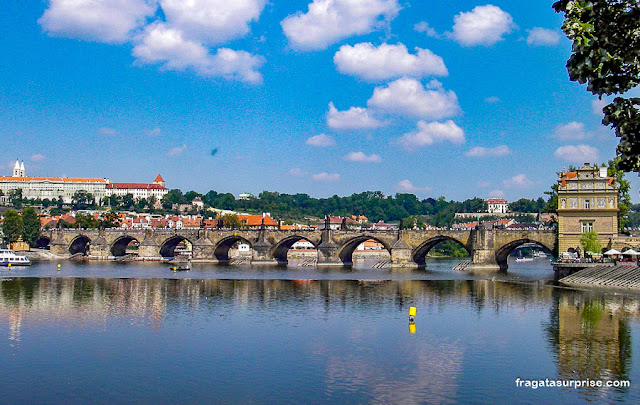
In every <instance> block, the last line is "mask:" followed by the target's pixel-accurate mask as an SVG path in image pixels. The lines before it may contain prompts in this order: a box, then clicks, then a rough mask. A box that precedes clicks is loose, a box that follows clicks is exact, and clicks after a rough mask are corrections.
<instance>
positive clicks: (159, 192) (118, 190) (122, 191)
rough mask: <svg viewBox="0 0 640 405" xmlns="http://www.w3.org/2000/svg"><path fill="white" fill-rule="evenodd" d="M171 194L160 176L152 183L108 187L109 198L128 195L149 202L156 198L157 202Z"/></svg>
mask: <svg viewBox="0 0 640 405" xmlns="http://www.w3.org/2000/svg"><path fill="white" fill-rule="evenodd" d="M168 192H169V189H167V188H166V187H165V182H164V179H163V178H162V176H160V175H159V174H158V175H157V176H156V178H155V180H153V182H152V183H149V184H147V183H110V184H109V185H108V186H107V190H106V193H107V196H112V195H117V196H119V197H123V196H125V195H127V194H131V195H132V196H133V199H134V200H140V199H142V198H144V199H146V200H148V199H149V198H150V197H151V196H153V197H155V198H156V200H157V201H160V200H162V197H164V196H165V195H166V194H167V193H168Z"/></svg>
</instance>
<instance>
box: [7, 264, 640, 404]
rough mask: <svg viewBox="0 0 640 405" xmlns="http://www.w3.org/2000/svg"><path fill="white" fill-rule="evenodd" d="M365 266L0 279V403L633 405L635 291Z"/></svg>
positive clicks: (38, 267) (43, 268)
mask: <svg viewBox="0 0 640 405" xmlns="http://www.w3.org/2000/svg"><path fill="white" fill-rule="evenodd" d="M374 263H375V261H373V262H367V261H364V262H359V263H356V266H354V268H353V269H351V270H346V269H317V268H313V267H300V266H298V265H297V264H296V262H292V263H290V265H289V267H288V268H286V269H282V268H274V267H253V268H252V267H250V266H212V265H202V266H195V267H194V269H192V270H191V271H190V272H175V273H174V272H172V271H170V270H169V268H168V266H167V265H163V264H159V263H127V264H122V263H108V262H91V263H80V264H73V263H69V262H63V263H61V268H60V271H58V269H57V266H56V264H57V263H39V264H35V265H33V266H31V267H29V268H12V269H11V270H10V271H9V270H7V269H6V268H2V269H0V276H1V277H2V278H1V279H0V280H2V281H1V282H0V370H2V371H1V372H0V392H2V396H0V402H2V403H12V404H13V403H154V404H157V403H203V402H205V403H291V404H299V403H329V402H330V403H382V404H386V403H402V404H420V403H451V402H474V403H496V402H508V403H512V402H524V403H563V404H566V403H578V402H585V401H596V402H606V403H610V402H636V403H637V402H638V401H640V389H639V387H640V384H638V381H640V379H639V378H638V377H640V374H639V371H638V369H639V367H640V359H639V356H640V348H639V343H640V322H639V320H640V295H638V294H634V293H629V292H622V291H602V290H599V291H596V290H588V289H584V290H577V289H570V288H562V287H557V286H554V285H553V282H552V281H550V280H551V279H552V278H553V272H552V270H551V266H550V265H549V263H548V261H545V260H536V261H535V262H531V263H523V264H520V263H518V264H516V263H511V264H510V269H509V272H507V273H498V274H495V273H494V274H476V275H471V274H468V273H462V272H455V271H453V270H452V268H453V266H454V265H455V264H456V262H455V261H450V260H440V261H429V262H428V267H427V270H419V271H395V270H389V269H374V268H372V264H374ZM411 306H416V307H417V311H418V312H417V316H416V318H415V323H414V324H413V325H410V324H409V320H408V310H409V307H411ZM517 378H520V379H536V380H538V379H547V378H548V379H550V380H558V379H563V380H586V379H589V380H603V381H605V382H604V383H606V381H614V380H630V381H631V385H630V387H626V388H619V387H615V388H614V387H600V388H598V387H590V388H586V387H583V388H578V389H575V388H555V387H542V388H537V389H532V388H529V387H524V386H522V387H518V386H517V385H516V379H517Z"/></svg>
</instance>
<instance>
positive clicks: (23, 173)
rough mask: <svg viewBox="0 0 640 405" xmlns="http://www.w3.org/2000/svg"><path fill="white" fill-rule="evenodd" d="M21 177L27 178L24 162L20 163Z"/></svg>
mask: <svg viewBox="0 0 640 405" xmlns="http://www.w3.org/2000/svg"><path fill="white" fill-rule="evenodd" d="M20 177H27V175H26V172H25V170H24V160H23V161H22V163H20Z"/></svg>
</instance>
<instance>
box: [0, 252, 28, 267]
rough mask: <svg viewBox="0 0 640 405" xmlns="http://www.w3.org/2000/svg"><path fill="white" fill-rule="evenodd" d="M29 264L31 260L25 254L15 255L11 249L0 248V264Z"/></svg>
mask: <svg viewBox="0 0 640 405" xmlns="http://www.w3.org/2000/svg"><path fill="white" fill-rule="evenodd" d="M9 264H11V265H12V266H30V265H31V261H30V260H29V259H28V258H27V256H23V255H17V254H16V252H14V251H13V250H11V249H0V266H8V265H9Z"/></svg>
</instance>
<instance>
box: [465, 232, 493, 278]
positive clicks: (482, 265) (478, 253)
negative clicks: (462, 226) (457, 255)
mask: <svg viewBox="0 0 640 405" xmlns="http://www.w3.org/2000/svg"><path fill="white" fill-rule="evenodd" d="M471 232H472V234H471V237H472V240H473V248H472V250H471V263H472V264H473V266H472V269H473V270H500V266H499V265H498V263H497V262H496V251H495V240H494V233H493V232H491V231H489V230H487V229H476V230H473V231H471Z"/></svg>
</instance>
